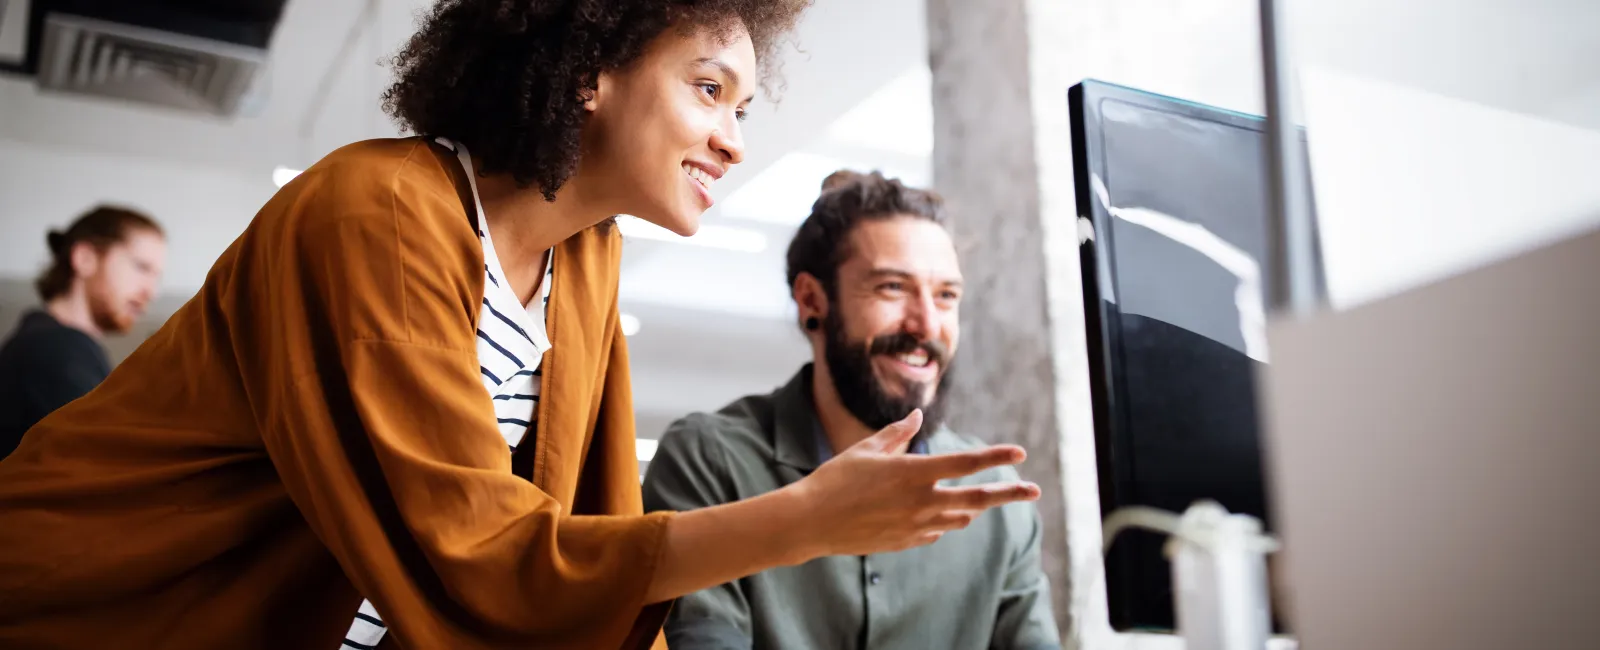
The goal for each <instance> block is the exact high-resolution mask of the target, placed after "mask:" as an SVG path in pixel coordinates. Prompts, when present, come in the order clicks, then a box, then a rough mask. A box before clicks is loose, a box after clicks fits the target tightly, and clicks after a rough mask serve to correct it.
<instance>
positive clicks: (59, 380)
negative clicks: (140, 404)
mask: <svg viewBox="0 0 1600 650" xmlns="http://www.w3.org/2000/svg"><path fill="white" fill-rule="evenodd" d="M46 241H47V242H48V243H49V245H50V257H51V260H50V267H49V268H48V269H47V270H45V272H44V274H43V275H41V276H39V279H38V280H37V281H36V282H35V283H34V284H35V287H36V288H37V289H38V291H39V298H40V299H41V300H42V301H43V302H44V305H43V308H41V309H37V310H34V311H30V312H28V313H27V314H24V315H23V316H22V320H21V322H20V323H18V325H17V328H16V330H15V331H14V332H12V334H11V337H10V339H9V340H7V341H6V343H5V345H4V346H3V347H0V458H4V457H6V456H9V455H11V452H12V451H14V450H15V449H16V448H17V445H18V444H19V443H21V441H22V434H23V433H25V432H26V431H27V430H28V429H29V428H30V427H32V426H33V425H34V423H36V422H38V421H39V420H42V419H44V417H45V416H46V415H49V414H50V413H51V412H52V411H54V410H56V409H58V408H60V407H61V406H63V405H65V404H66V403H67V402H70V401H72V400H75V399H77V398H79V397H82V396H83V395H84V394H86V393H88V392H89V391H90V390H91V389H93V388H94V387H95V386H97V385H99V384H100V382H101V381H102V380H104V379H105V378H106V375H109V374H111V362H110V360H109V359H107V358H106V352H105V350H104V349H103V348H101V347H100V337H102V336H104V335H106V334H120V333H125V332H127V331H128V330H130V329H132V328H133V324H134V321H136V320H138V318H139V316H141V315H143V314H144V310H145V307H146V306H147V305H149V303H150V299H151V298H152V297H154V296H155V292H156V285H157V284H158V283H159V282H160V281H161V270H162V265H163V264H164V262H165V259H166V255H167V251H166V238H165V236H164V235H163V234H162V232H161V226H160V225H158V224H157V223H156V222H155V220H154V219H151V218H150V217H148V216H146V215H144V214H141V213H138V212H134V211H132V210H127V209H123V208H115V207H106V206H102V207H99V208H95V209H94V210H91V211H90V212H89V213H88V214H85V215H83V216H82V217H79V218H78V220H77V221H76V222H73V224H72V226H71V227H69V228H67V230H66V232H57V231H51V232H50V234H49V235H48V236H47V237H46Z"/></svg>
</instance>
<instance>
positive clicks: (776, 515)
mask: <svg viewBox="0 0 1600 650" xmlns="http://www.w3.org/2000/svg"><path fill="white" fill-rule="evenodd" d="M795 487H796V486H790V487H789V488H785V489H782V490H777V491H775V492H769V493H767V494H763V495H761V496H758V497H753V498H750V499H746V500H743V501H735V502H733V503H728V504H723V505H718V506H712V507H709V508H702V509H698V510H690V511H688V512H681V513H678V514H677V515H676V516H674V517H673V519H672V522H671V523H670V524H668V526H667V541H666V549H665V550H664V551H663V552H662V557H661V561H660V565H659V566H657V567H656V574H655V579H654V581H653V582H651V583H650V590H649V591H648V592H646V598H645V602H647V603H657V602H661V601H664V600H671V599H673V598H677V597H679V596H682V595H684V594H688V593H692V592H695V591H699V590H701V589H706V588H709V587H714V586H716V585H720V584H722V583H725V582H731V581H733V580H738V579H739V578H743V577H745V576H748V575H752V574H755V573H760V572H761V571H765V570H767V569H770V568H773V567H777V566H786V565H792V564H801V563H803V562H806V561H808V560H810V559H812V558H814V557H818V556H820V555H822V554H823V550H822V549H820V548H819V547H818V546H819V545H818V543H817V541H816V540H817V536H815V535H812V534H810V532H809V531H813V530H817V529H818V528H820V526H821V525H822V522H820V521H808V519H810V518H812V515H811V513H810V509H809V508H807V507H806V504H805V497H804V496H803V495H802V493H801V491H800V490H797V489H794V488H795Z"/></svg>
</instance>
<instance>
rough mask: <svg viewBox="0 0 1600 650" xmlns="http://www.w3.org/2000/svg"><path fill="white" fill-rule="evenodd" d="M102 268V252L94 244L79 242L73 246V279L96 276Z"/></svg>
mask: <svg viewBox="0 0 1600 650" xmlns="http://www.w3.org/2000/svg"><path fill="white" fill-rule="evenodd" d="M99 268H100V251H99V250H96V249H95V247H94V244H90V243H89V242H78V243H76V244H73V245H72V275H73V277H79V278H86V277H89V276H91V275H94V273H95V270H97V269H99Z"/></svg>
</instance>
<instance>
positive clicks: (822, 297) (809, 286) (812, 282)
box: [791, 273, 829, 330]
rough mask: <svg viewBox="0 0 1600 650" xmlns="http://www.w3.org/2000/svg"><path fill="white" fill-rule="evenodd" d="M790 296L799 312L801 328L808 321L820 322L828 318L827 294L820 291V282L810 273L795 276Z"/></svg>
mask: <svg viewBox="0 0 1600 650" xmlns="http://www.w3.org/2000/svg"><path fill="white" fill-rule="evenodd" d="M791 295H792V296H793V298H794V304H795V306H796V307H797V308H798V309H799V311H800V314H799V315H800V323H801V326H802V327H804V326H805V323H806V322H807V321H808V320H809V319H812V318H815V319H817V321H819V322H820V321H822V320H824V319H826V318H827V317H828V307H829V305H828V292H827V291H824V290H823V289H822V281H820V280H818V279H817V277H816V276H814V275H811V274H810V273H801V274H799V275H797V276H795V279H794V291H793V292H792V294H791ZM807 329H808V330H809V329H811V328H807Z"/></svg>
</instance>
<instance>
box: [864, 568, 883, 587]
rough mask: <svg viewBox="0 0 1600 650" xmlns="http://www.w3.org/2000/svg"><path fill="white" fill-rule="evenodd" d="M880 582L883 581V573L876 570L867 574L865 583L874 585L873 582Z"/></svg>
mask: <svg viewBox="0 0 1600 650" xmlns="http://www.w3.org/2000/svg"><path fill="white" fill-rule="evenodd" d="M880 582H883V574H881V573H878V572H877V571H873V572H872V575H869V576H867V583H868V584H874V585H875V584H878V583H880Z"/></svg>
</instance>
